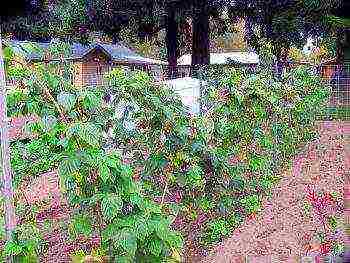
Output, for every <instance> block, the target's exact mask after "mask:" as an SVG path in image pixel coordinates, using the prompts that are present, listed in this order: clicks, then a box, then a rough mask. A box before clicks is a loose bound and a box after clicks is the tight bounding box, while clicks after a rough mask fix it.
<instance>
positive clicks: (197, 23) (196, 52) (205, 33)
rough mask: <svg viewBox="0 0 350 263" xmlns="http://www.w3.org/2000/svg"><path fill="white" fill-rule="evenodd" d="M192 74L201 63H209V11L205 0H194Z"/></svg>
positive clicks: (194, 73)
mask: <svg viewBox="0 0 350 263" xmlns="http://www.w3.org/2000/svg"><path fill="white" fill-rule="evenodd" d="M192 30H193V34H192V62H191V68H192V75H196V73H197V69H198V67H199V66H202V65H209V64H210V51H209V44H210V43H209V13H208V2H207V0H203V1H201V0H196V1H195V3H194V12H193V19H192Z"/></svg>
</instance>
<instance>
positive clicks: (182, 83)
mask: <svg viewBox="0 0 350 263" xmlns="http://www.w3.org/2000/svg"><path fill="white" fill-rule="evenodd" d="M162 84H165V85H166V86H168V87H169V88H171V89H173V90H174V92H175V93H176V94H178V95H179V96H180V97H181V101H182V103H183V104H184V105H185V106H187V107H188V108H189V112H190V113H192V114H199V113H200V103H199V98H200V94H201V93H200V90H201V86H203V85H206V82H205V81H201V80H199V79H195V78H190V77H185V78H179V79H171V80H167V81H163V82H162Z"/></svg>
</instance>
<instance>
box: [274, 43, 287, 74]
mask: <svg viewBox="0 0 350 263" xmlns="http://www.w3.org/2000/svg"><path fill="white" fill-rule="evenodd" d="M287 50H288V49H287V48H286V47H283V48H281V49H279V50H278V52H277V54H276V57H277V61H276V72H275V74H276V76H277V77H278V78H279V79H280V78H281V77H282V75H283V71H284V69H285V68H286V66H287V58H288V51H287Z"/></svg>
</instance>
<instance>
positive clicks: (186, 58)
mask: <svg viewBox="0 0 350 263" xmlns="http://www.w3.org/2000/svg"><path fill="white" fill-rule="evenodd" d="M191 60H192V59H191V54H186V55H183V56H181V57H180V58H179V59H178V60H177V64H178V65H191ZM230 62H231V63H232V62H233V63H242V64H258V63H259V56H258V54H256V53H254V52H227V53H210V64H228V63H230Z"/></svg>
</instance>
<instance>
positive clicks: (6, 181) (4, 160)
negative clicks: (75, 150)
mask: <svg viewBox="0 0 350 263" xmlns="http://www.w3.org/2000/svg"><path fill="white" fill-rule="evenodd" d="M0 128H1V130H0V132H1V135H0V143H1V175H2V178H3V189H2V191H3V193H2V194H3V196H4V198H5V207H4V211H5V231H6V240H10V239H11V235H12V232H13V230H14V229H15V227H16V215H15V207H14V202H13V188H12V175H11V166H10V149H9V137H8V121H7V108H6V81H5V67H4V60H3V53H2V41H1V29H0ZM6 261H7V262H12V259H11V258H7V260H6Z"/></svg>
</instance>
